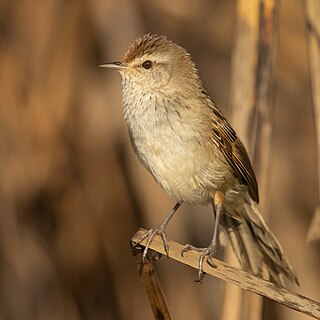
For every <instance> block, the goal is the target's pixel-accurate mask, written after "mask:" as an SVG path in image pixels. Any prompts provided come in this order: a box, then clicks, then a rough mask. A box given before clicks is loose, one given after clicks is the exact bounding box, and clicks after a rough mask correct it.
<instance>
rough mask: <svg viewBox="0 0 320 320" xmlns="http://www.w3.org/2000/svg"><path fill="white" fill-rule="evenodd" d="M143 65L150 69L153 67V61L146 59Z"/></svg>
mask: <svg viewBox="0 0 320 320" xmlns="http://www.w3.org/2000/svg"><path fill="white" fill-rule="evenodd" d="M142 66H143V67H144V68H145V69H150V68H151V67H152V62H151V61H150V60H146V61H145V62H144V63H143V64H142Z"/></svg>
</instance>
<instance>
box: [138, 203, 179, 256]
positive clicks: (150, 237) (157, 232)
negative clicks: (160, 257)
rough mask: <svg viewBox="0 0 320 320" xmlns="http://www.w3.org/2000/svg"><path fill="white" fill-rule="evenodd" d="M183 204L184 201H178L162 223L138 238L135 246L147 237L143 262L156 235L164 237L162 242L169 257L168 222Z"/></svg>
mask: <svg viewBox="0 0 320 320" xmlns="http://www.w3.org/2000/svg"><path fill="white" fill-rule="evenodd" d="M181 204H182V202H177V203H176V204H175V206H174V207H173V208H172V209H171V211H170V212H169V214H168V215H167V216H166V217H165V219H164V220H163V221H162V222H161V223H160V225H159V226H158V227H157V228H155V229H150V230H149V231H147V232H146V233H145V234H144V235H142V236H141V237H140V238H139V239H138V240H137V242H136V244H135V247H136V246H137V245H139V244H140V243H141V242H142V241H143V240H144V239H147V243H146V246H145V248H144V250H143V255H142V262H144V261H145V260H146V257H147V254H148V250H149V247H150V244H151V242H152V240H153V238H154V236H155V235H159V236H161V239H162V242H163V246H164V250H165V252H166V255H167V257H168V258H169V245H168V240H167V236H166V231H165V228H166V226H167V225H168V223H169V221H170V220H171V218H172V217H173V216H174V214H175V213H176V211H177V210H178V209H179V207H180V206H181Z"/></svg>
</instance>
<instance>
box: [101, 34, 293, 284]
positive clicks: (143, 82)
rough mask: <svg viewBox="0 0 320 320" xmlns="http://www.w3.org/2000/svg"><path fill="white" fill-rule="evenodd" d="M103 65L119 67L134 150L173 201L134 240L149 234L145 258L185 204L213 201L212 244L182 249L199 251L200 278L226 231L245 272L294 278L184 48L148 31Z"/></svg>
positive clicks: (241, 155)
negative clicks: (152, 225)
mask: <svg viewBox="0 0 320 320" xmlns="http://www.w3.org/2000/svg"><path fill="white" fill-rule="evenodd" d="M101 67H106V68H111V69H115V70H117V71H119V73H120V75H121V79H122V94H123V108H124V118H125V121H126V123H127V126H128V131H129V136H130V140H131V144H132V146H133V149H134V151H135V153H136V154H137V156H138V158H139V160H140V162H141V163H142V164H143V165H144V166H145V168H146V169H147V170H148V171H149V172H150V173H151V175H152V176H153V177H154V179H155V180H156V181H157V182H158V183H159V185H160V186H161V187H162V188H163V189H164V190H165V191H167V193H168V194H169V195H170V196H171V197H172V198H173V199H175V201H176V204H175V206H174V207H173V209H172V210H171V211H170V213H169V214H168V215H167V217H166V218H165V219H164V220H163V221H162V223H161V224H160V225H159V226H158V227H157V228H154V229H150V230H149V231H148V232H146V234H145V235H143V236H142V237H141V238H140V239H139V241H138V243H139V242H141V241H142V240H143V239H147V244H146V247H145V250H144V253H143V256H144V259H145V258H146V255H147V251H148V248H149V246H150V244H151V242H152V239H153V238H154V236H155V235H156V234H158V235H160V236H161V238H162V240H163V243H164V248H165V251H166V253H167V255H168V251H169V248H168V242H167V237H166V233H165V228H166V226H167V224H168V223H169V221H170V219H171V218H172V217H173V215H174V214H175V212H176V211H177V209H178V208H179V207H180V205H181V204H182V203H183V202H188V203H191V204H197V205H206V204H211V205H212V207H213V213H214V216H215V224H214V228H213V237H212V241H211V243H210V245H209V246H208V247H207V248H196V247H194V246H192V245H189V244H187V245H185V247H184V249H183V251H182V253H181V254H182V255H183V253H185V252H186V251H188V250H197V251H200V252H201V255H200V259H199V273H198V279H199V280H201V279H202V278H203V276H204V272H203V263H204V261H205V262H208V263H209V264H211V265H212V262H211V258H212V257H214V255H215V254H216V251H217V245H218V239H219V232H221V231H223V232H225V233H226V235H227V236H228V238H229V240H230V242H231V244H232V247H233V249H234V252H235V254H236V256H237V258H238V259H239V261H240V262H241V264H242V266H243V267H244V268H245V269H246V270H247V271H249V272H251V273H253V274H255V275H258V276H261V275H262V274H266V275H267V276H268V278H269V279H270V280H271V281H273V282H276V283H279V284H282V285H283V284H284V280H283V278H284V276H285V277H287V278H288V279H289V280H291V281H293V282H295V283H298V279H297V276H296V273H295V271H294V270H293V268H292V267H291V265H290V263H289V261H288V259H287V258H286V256H285V254H284V252H283V250H282V248H281V246H280V244H279V242H278V240H277V239H276V237H275V236H274V235H273V233H272V232H271V231H270V229H269V228H268V227H267V225H266V224H265V222H264V220H263V218H262V216H261V215H260V213H259V210H258V207H257V204H258V202H259V194H258V185H257V180H256V177H255V173H254V171H253V169H252V166H251V162H250V159H249V157H248V154H247V152H246V149H245V147H244V146H243V144H242V143H241V141H240V139H239V138H238V137H237V134H236V133H235V131H234V130H233V129H232V127H231V126H230V124H229V122H228V121H227V120H226V118H225V117H224V116H223V114H222V113H221V111H220V110H219V109H218V107H217V106H216V105H215V103H214V101H213V100H212V99H211V98H210V96H209V95H208V94H207V93H206V91H205V90H204V89H203V86H202V82H201V80H200V78H199V75H198V71H197V69H196V66H195V64H194V62H193V61H192V60H191V57H190V55H189V54H188V53H187V51H186V50H185V49H183V48H182V47H180V46H178V45H177V44H175V43H173V42H172V41H169V40H168V39H167V38H166V37H164V36H159V35H152V34H147V35H144V36H143V37H141V38H139V39H137V40H135V41H133V42H132V43H131V44H130V46H129V48H128V49H127V52H126V53H125V55H124V57H123V59H122V60H121V61H118V62H111V63H105V64H102V65H101ZM219 228H220V230H219ZM263 270H264V271H263Z"/></svg>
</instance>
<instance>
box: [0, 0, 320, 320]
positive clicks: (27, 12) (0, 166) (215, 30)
mask: <svg viewBox="0 0 320 320" xmlns="http://www.w3.org/2000/svg"><path fill="white" fill-rule="evenodd" d="M235 9H236V1H232V0H227V1H218V0H215V1H213V0H198V1H192V0H187V1H180V0H179V1H169V0H161V1H160V0H151V1H150V0H149V1H147V0H139V1H129V0H127V1H126V0H117V1H115V0H94V1H89V0H78V1H75V0H69V1H63V0H46V1H39V0H34V1H28V0H14V1H1V2H0V283H1V285H0V319H5V320H7V319H12V320H18V319H19V320H20V319H25V320H29V319H39V320H40V319H41V320H42V319H46V320H50V319H68V320H78V319H92V320H100V319H152V313H151V309H150V307H149V304H148V301H147V298H146V295H145V293H144V289H143V286H142V284H141V282H140V279H139V276H138V273H137V270H136V265H135V261H134V259H133V257H132V256H131V253H130V250H129V240H130V238H131V237H132V235H133V234H134V233H135V232H136V231H137V229H138V227H144V228H151V227H154V226H156V225H158V224H159V222H160V221H161V220H162V219H163V217H164V216H165V215H166V214H167V213H168V211H169V210H170V209H171V207H172V206H173V204H174V202H173V200H171V199H170V198H169V197H168V196H167V195H166V194H165V192H164V191H162V190H161V188H160V187H159V186H158V185H157V184H156V183H155V182H154V181H153V179H152V178H151V176H149V174H148V173H147V172H146V171H145V170H144V169H143V168H142V166H141V165H140V164H139V162H138V160H137V159H136V157H135V155H134V154H133V151H132V150H131V147H130V144H129V139H128V135H127V132H126V126H125V123H124V120H123V115H122V108H121V88H120V77H119V75H118V74H116V72H111V71H107V70H104V69H99V68H98V65H99V64H100V63H103V62H107V61H115V60H119V59H120V58H121V57H122V55H123V54H124V52H125V50H126V47H127V45H128V44H129V42H130V41H132V40H133V39H135V38H136V37H137V36H139V35H141V34H144V33H148V32H152V33H158V34H165V35H167V37H168V38H169V39H171V40H174V41H175V42H177V43H178V44H180V45H182V46H183V47H185V48H186V49H187V50H188V51H189V52H190V53H191V54H192V57H193V60H194V61H195V62H196V64H197V66H198V68H199V72H200V76H201V78H202V80H203V82H204V86H205V88H206V89H207V91H208V92H209V93H210V95H211V96H213V97H214V99H215V101H216V103H217V105H218V106H220V108H221V109H222V111H223V112H224V113H225V115H226V116H227V117H228V116H230V109H229V107H228V106H229V101H230V98H229V93H230V66H231V65H230V63H231V54H232V48H233V39H234V27H235ZM279 32H280V35H279V46H278V55H277V60H276V67H275V77H274V86H275V92H274V104H275V107H274V110H275V113H274V132H273V139H272V151H271V170H270V186H269V194H268V201H269V202H270V206H269V207H270V212H269V213H268V224H269V225H270V227H271V229H272V230H273V231H274V233H275V234H276V236H277V237H278V239H279V241H280V242H281V243H282V246H283V248H284V250H285V251H286V254H287V256H288V257H289V259H290V261H291V262H292V264H293V265H294V267H295V269H296V271H297V273H298V275H299V280H300V284H301V286H300V287H299V288H297V287H294V286H289V287H290V288H291V289H293V290H295V291H298V292H300V293H301V294H303V295H306V296H308V297H310V298H312V299H315V300H320V278H319V262H320V250H319V244H318V245H317V244H315V245H313V246H311V245H308V244H307V241H306V236H307V231H308V227H309V224H310V221H311V218H312V215H313V213H314V210H315V207H316V206H317V203H318V186H317V159H316V147H315V146H316V144H315V130H314V123H313V115H312V102H311V90H310V75H309V70H308V59H307V46H306V28H305V22H304V14H303V5H302V2H301V1H298V0H293V1H291V0H282V1H281V8H280V25H279ZM234 125H235V126H236V124H234ZM258 180H259V177H258ZM211 233H212V214H211V210H210V208H198V207H193V206H188V205H184V206H183V207H182V208H181V210H180V211H179V213H178V214H177V216H176V217H175V218H174V220H173V221H172V223H171V224H170V225H169V227H168V236H169V238H172V239H174V240H175V241H178V242H181V243H186V242H188V243H192V244H194V245H197V246H205V245H207V244H208V243H209V241H210V238H211ZM157 269H158V272H159V276H160V279H161V284H162V286H163V290H164V292H165V295H166V298H167V301H168V304H169V308H170V310H171V312H172V317H173V318H174V319H218V318H219V312H220V308H219V307H220V305H221V299H222V298H221V295H222V290H223V286H224V283H223V282H221V281H220V280H217V279H214V278H210V277H206V279H205V281H204V282H203V284H202V285H199V284H197V283H195V282H194V281H193V280H194V279H196V271H195V270H192V269H190V268H189V267H186V266H184V265H179V264H177V263H174V262H172V261H171V260H167V259H161V260H160V261H159V262H157ZM230 307H232V302H230ZM271 317H272V319H274V320H276V319H294V320H295V319H307V317H306V316H302V315H301V314H299V313H297V312H294V311H291V310H289V309H286V308H285V307H282V306H279V305H277V304H275V303H271V302H268V303H267V304H266V306H265V318H266V319H269V318H271Z"/></svg>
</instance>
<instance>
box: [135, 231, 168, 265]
mask: <svg viewBox="0 0 320 320" xmlns="http://www.w3.org/2000/svg"><path fill="white" fill-rule="evenodd" d="M156 235H159V236H160V237H161V240H162V242H163V247H164V251H165V253H166V255H167V257H168V258H169V245H168V240H167V235H166V232H165V229H164V228H163V227H161V226H159V227H158V228H155V229H150V230H148V231H147V232H146V233H145V234H143V235H142V236H141V237H140V238H139V239H138V240H137V242H136V244H135V247H137V246H138V245H139V244H140V243H141V242H142V241H143V240H145V239H147V242H146V245H145V248H144V250H143V255H142V262H143V263H144V262H145V260H146V258H147V254H148V250H149V247H150V245H151V242H152V241H153V238H154V237H155V236H156ZM160 257H161V255H160Z"/></svg>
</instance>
